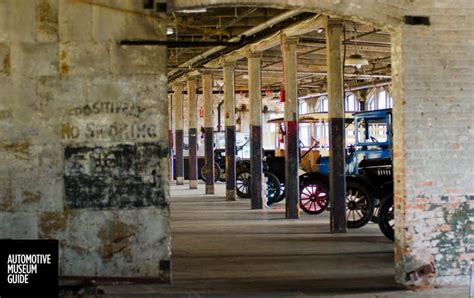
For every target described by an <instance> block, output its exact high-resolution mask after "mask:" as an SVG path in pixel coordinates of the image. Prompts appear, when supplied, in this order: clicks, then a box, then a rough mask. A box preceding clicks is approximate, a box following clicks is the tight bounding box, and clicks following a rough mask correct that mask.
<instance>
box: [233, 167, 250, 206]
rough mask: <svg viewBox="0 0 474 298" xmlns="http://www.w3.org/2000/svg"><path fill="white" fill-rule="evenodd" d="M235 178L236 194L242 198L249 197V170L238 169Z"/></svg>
mask: <svg viewBox="0 0 474 298" xmlns="http://www.w3.org/2000/svg"><path fill="white" fill-rule="evenodd" d="M235 178H236V179H235V188H236V192H237V195H238V196H239V197H241V198H244V199H248V198H250V179H251V177H250V171H248V170H241V171H238V172H237V174H236V177H235Z"/></svg>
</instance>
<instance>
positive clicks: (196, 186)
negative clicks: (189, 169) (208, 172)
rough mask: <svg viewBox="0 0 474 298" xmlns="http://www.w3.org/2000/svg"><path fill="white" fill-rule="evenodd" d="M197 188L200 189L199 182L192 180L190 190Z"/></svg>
mask: <svg viewBox="0 0 474 298" xmlns="http://www.w3.org/2000/svg"><path fill="white" fill-rule="evenodd" d="M197 188H198V182H197V180H190V181H189V189H197Z"/></svg>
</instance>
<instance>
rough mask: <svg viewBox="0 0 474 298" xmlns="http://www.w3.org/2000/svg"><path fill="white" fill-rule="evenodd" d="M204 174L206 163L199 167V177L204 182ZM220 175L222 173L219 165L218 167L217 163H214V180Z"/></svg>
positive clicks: (205, 172)
mask: <svg viewBox="0 0 474 298" xmlns="http://www.w3.org/2000/svg"><path fill="white" fill-rule="evenodd" d="M206 174H207V168H206V165H203V166H202V168H201V179H202V181H204V182H206ZM221 175H222V173H221V167H219V165H218V164H216V163H214V181H216V182H217V181H218V180H219V178H220V177H221ZM224 181H225V180H224Z"/></svg>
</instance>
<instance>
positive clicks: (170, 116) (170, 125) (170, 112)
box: [168, 95, 174, 181]
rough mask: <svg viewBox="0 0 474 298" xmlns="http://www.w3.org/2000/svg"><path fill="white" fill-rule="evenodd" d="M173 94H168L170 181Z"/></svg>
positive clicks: (172, 149) (171, 167)
mask: <svg viewBox="0 0 474 298" xmlns="http://www.w3.org/2000/svg"><path fill="white" fill-rule="evenodd" d="M172 99H173V96H172V95H168V115H169V117H168V156H169V158H168V159H169V167H170V175H169V178H170V181H171V180H173V177H174V176H173V173H174V172H173V171H174V170H173V168H174V167H173V166H174V162H173V155H174V154H173V152H174V148H173V146H174V144H173V143H174V142H173V138H174V136H173V100H172Z"/></svg>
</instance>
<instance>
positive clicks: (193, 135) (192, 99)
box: [188, 78, 198, 189]
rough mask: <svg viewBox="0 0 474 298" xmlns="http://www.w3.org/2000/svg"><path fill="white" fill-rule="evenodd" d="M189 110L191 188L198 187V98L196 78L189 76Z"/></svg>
mask: <svg viewBox="0 0 474 298" xmlns="http://www.w3.org/2000/svg"><path fill="white" fill-rule="evenodd" d="M188 112H189V119H188V121H189V128H188V143H189V163H188V165H189V171H188V172H189V188H190V189H196V188H197V185H198V182H197V178H198V176H197V167H198V162H197V135H198V133H197V127H196V126H197V100H196V80H195V79H194V78H188Z"/></svg>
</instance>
